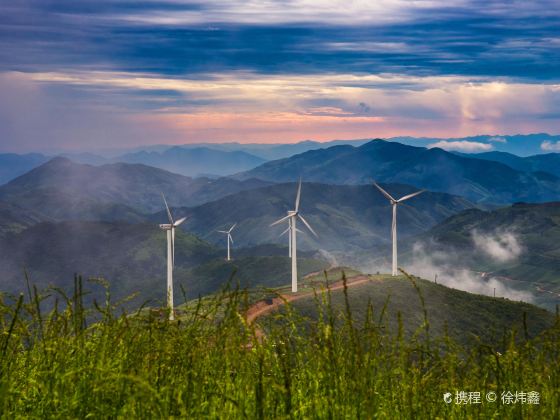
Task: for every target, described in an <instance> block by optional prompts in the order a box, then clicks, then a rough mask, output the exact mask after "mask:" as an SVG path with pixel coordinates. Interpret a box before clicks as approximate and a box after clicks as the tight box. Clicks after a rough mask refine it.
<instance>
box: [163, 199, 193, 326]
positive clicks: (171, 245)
mask: <svg viewBox="0 0 560 420" xmlns="http://www.w3.org/2000/svg"><path fill="white" fill-rule="evenodd" d="M161 196H162V197H163V202H164V203H165V209H166V210H167V217H168V218H169V224H162V225H159V227H160V228H161V229H163V230H165V231H166V232H167V307H168V308H169V320H170V321H173V320H174V319H175V315H174V313H173V266H174V264H175V228H176V227H177V226H179V225H180V224H181V223H183V222H184V221H185V220H186V219H187V218H186V217H183V218H182V219H179V220H177V221H176V222H175V221H173V216H172V215H171V210H169V206H168V205H167V200H166V199H165V196H164V195H163V193H162V194H161Z"/></svg>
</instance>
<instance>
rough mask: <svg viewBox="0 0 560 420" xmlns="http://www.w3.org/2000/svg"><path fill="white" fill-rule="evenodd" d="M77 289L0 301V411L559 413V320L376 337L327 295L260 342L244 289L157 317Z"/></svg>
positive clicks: (81, 414) (376, 326)
mask: <svg viewBox="0 0 560 420" xmlns="http://www.w3.org/2000/svg"><path fill="white" fill-rule="evenodd" d="M80 289H81V286H80V283H79V282H77V283H76V290H77V291H76V292H75V294H74V296H71V297H69V298H68V299H67V301H66V304H65V306H64V309H63V310H62V309H60V310H58V309H56V306H55V309H54V310H53V311H52V312H50V313H41V311H40V310H39V309H38V308H39V306H40V304H39V301H40V300H41V297H40V296H38V295H37V293H36V292H34V293H29V296H28V297H26V298H23V296H22V297H20V298H19V299H18V300H16V301H11V300H9V299H8V298H6V297H4V298H2V299H0V333H1V336H0V412H1V413H2V414H1V415H2V417H3V418H10V419H11V418H167V417H183V418H251V419H252V418H352V419H353V418H374V417H375V418H389V419H395V418H403V419H411V418H422V419H424V418H425V419H435V418H484V419H486V418H534V419H554V418H558V417H559V416H560V408H559V407H560V399H559V394H558V389H559V388H560V372H559V369H558V366H559V362H560V319H558V317H557V319H556V323H555V325H554V326H553V327H552V328H551V329H550V330H548V331H547V332H546V333H543V334H541V335H540V336H539V337H536V338H535V339H533V340H530V341H525V340H522V341H521V342H518V341H516V340H514V339H513V337H510V340H509V345H508V346H507V349H506V350H505V351H503V352H502V353H501V354H500V353H498V352H497V351H496V349H494V348H492V347H491V346H488V345H485V344H479V345H477V346H474V347H463V346H461V345H459V344H456V343H454V342H453V340H452V339H451V338H449V337H445V336H444V337H443V338H441V339H434V338H432V337H430V334H429V328H427V326H428V325H429V319H424V324H423V325H422V326H421V327H420V328H419V329H418V331H417V332H416V333H415V334H413V335H412V336H407V335H406V334H404V333H403V330H404V326H403V325H400V327H399V329H398V332H397V334H393V335H387V334H386V333H385V332H384V331H385V329H384V328H383V323H384V320H383V317H382V316H380V315H381V314H380V313H379V312H374V311H373V308H372V309H371V310H369V311H368V314H367V315H366V316H365V317H364V320H363V322H359V323H357V322H354V318H353V315H352V312H351V310H350V305H349V303H348V294H347V293H346V294H345V296H346V306H345V307H346V308H347V310H346V311H343V313H342V314H338V313H337V314H335V312H334V311H333V310H332V307H331V305H330V301H329V294H328V293H324V294H319V295H318V298H317V300H316V302H317V305H318V308H317V312H318V313H319V314H320V316H319V317H318V319H317V323H316V324H315V327H314V328H312V329H309V328H306V325H308V324H307V321H305V320H304V319H302V318H301V317H300V316H299V315H297V314H296V313H294V312H293V311H290V310H287V311H285V312H284V313H280V314H278V317H277V319H276V321H277V322H274V323H270V325H269V329H268V330H267V336H266V338H264V339H262V340H258V339H256V337H255V330H254V327H252V326H249V325H247V324H246V323H245V320H244V319H245V318H244V310H245V308H246V302H247V301H248V297H247V294H246V293H244V292H239V291H236V290H233V291H227V290H226V291H224V292H223V293H222V294H221V295H219V296H216V297H215V298H212V299H209V298H208V299H205V300H204V303H201V304H200V305H197V307H196V308H195V309H192V310H191V311H190V312H189V313H187V314H185V315H184V316H183V318H182V320H181V321H180V322H168V321H166V320H165V319H164V317H161V316H158V315H156V314H155V313H154V311H143V312H142V315H134V314H133V315H125V314H120V315H119V314H117V313H115V311H114V310H113V306H112V304H111V303H110V300H109V298H108V299H107V301H106V302H105V304H103V305H97V306H96V307H95V308H84V307H83V305H82V303H81V302H82V300H81V298H80ZM418 290H420V289H418ZM417 298H418V299H422V295H421V291H419V294H418V296H417ZM201 302H202V301H201ZM58 307H62V305H58ZM188 307H189V308H190V307H191V306H190V305H189V306H188ZM93 317H97V320H96V321H95V322H91V321H88V322H86V320H88V319H92V318H93ZM340 317H342V318H340ZM341 319H342V321H343V322H340V320H341ZM460 390H463V391H479V392H481V394H482V395H485V393H486V392H489V391H495V392H497V393H498V395H500V394H501V392H502V391H511V392H515V391H538V392H539V393H540V404H539V405H527V404H525V405H521V404H520V403H518V404H512V405H504V404H502V403H501V402H500V399H499V398H498V401H496V402H494V403H488V402H487V401H485V400H484V398H483V401H482V404H478V405H456V404H454V403H452V404H446V403H444V402H443V398H442V396H443V393H445V392H452V393H454V392H455V391H460Z"/></svg>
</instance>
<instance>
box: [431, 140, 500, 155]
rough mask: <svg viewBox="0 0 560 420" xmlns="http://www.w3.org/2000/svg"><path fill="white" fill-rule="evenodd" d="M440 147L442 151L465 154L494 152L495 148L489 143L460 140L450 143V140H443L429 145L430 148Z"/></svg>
mask: <svg viewBox="0 0 560 420" xmlns="http://www.w3.org/2000/svg"><path fill="white" fill-rule="evenodd" d="M434 147H439V148H440V149H444V150H450V151H456V152H465V153H474V152H487V151H488V150H492V148H493V146H492V145H491V144H487V143H480V142H476V141H468V140H460V141H448V140H441V141H438V142H436V143H432V144H429V145H428V148H430V149H431V148H434Z"/></svg>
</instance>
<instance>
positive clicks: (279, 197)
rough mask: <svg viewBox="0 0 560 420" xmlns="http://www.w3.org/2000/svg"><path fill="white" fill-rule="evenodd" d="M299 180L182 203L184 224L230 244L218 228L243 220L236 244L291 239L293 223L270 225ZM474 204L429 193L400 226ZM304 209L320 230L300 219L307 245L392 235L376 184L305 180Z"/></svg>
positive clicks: (348, 244)
mask: <svg viewBox="0 0 560 420" xmlns="http://www.w3.org/2000/svg"><path fill="white" fill-rule="evenodd" d="M386 187H387V188H388V189H389V190H390V191H391V192H392V193H394V194H395V195H397V196H403V195H405V194H408V193H410V192H412V191H415V189H414V188H413V187H410V186H407V185H386ZM296 191H297V184H296V183H286V184H278V185H272V186H268V187H264V188H259V189H253V190H249V191H241V192H238V193H236V194H232V195H230V196H227V197H224V198H221V199H219V200H216V201H212V202H209V203H206V204H203V205H201V206H197V207H194V208H185V207H183V208H176V209H174V212H175V214H176V217H180V216H188V219H187V221H186V222H185V224H184V225H183V226H184V229H186V230H188V231H190V232H194V233H196V234H197V235H198V236H200V237H201V238H203V239H205V240H208V241H210V242H212V243H216V244H221V243H222V242H223V243H224V246H225V237H224V235H222V234H220V233H217V232H216V231H217V230H223V229H224V228H229V227H230V226H231V225H233V224H234V223H237V226H236V228H235V230H234V231H233V233H232V234H233V238H234V241H235V245H234V246H236V247H237V246H252V245H256V244H264V243H277V244H283V245H287V244H288V238H287V236H282V237H279V235H280V234H281V233H282V231H284V230H285V229H286V227H287V222H286V223H283V224H281V225H279V226H275V227H270V224H271V223H272V222H274V221H276V220H277V219H279V218H281V217H283V216H285V215H286V212H287V211H288V210H292V209H293V207H294V202H295V196H296ZM473 205H474V204H473V203H471V202H470V201H468V200H466V199H464V198H462V197H457V196H452V195H449V194H443V193H433V192H426V193H424V194H422V195H420V196H418V197H415V198H414V200H411V201H410V202H408V204H407V205H404V206H401V208H400V209H399V230H400V233H401V234H402V235H403V236H406V235H412V234H417V233H419V232H422V231H425V230H427V229H428V228H429V227H431V226H434V225H435V224H436V223H438V222H440V221H442V220H444V219H445V218H447V217H449V216H451V215H453V214H455V213H457V212H459V211H461V210H464V209H467V208H471V207H472V206H473ZM300 210H301V214H302V215H303V217H304V218H305V219H306V220H307V221H308V222H309V223H310V224H311V226H312V228H313V229H314V230H316V232H317V233H318V235H319V237H318V238H315V237H314V236H313V235H312V234H311V233H309V231H308V230H307V228H306V227H305V226H304V225H303V224H302V223H301V222H299V223H298V228H299V229H300V230H301V231H302V232H304V233H303V234H300V235H298V247H299V248H301V249H308V250H309V249H325V250H346V251H348V252H351V250H352V249H363V248H370V247H371V245H372V244H374V243H380V242H382V243H383V242H387V241H389V240H390V233H389V232H390V226H391V208H390V205H389V203H388V201H387V200H386V199H385V198H384V197H383V196H382V195H381V194H380V193H379V192H378V191H377V190H376V189H375V188H374V187H373V186H372V185H326V184H318V183H307V182H306V183H303V185H302V198H301V206H300ZM152 219H153V220H154V222H156V221H160V222H161V221H165V220H166V215H165V213H164V212H159V213H157V214H155V215H153V216H152Z"/></svg>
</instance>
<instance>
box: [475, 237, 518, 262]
mask: <svg viewBox="0 0 560 420" xmlns="http://www.w3.org/2000/svg"><path fill="white" fill-rule="evenodd" d="M471 236H472V240H473V243H474V246H475V248H476V249H477V250H478V251H481V252H482V253H483V254H485V255H486V256H488V257H490V258H492V259H494V260H496V261H499V262H508V261H513V260H516V259H517V258H519V256H520V255H521V252H522V251H523V247H522V246H521V243H520V242H519V240H518V239H517V236H516V235H515V234H514V233H513V232H507V231H497V232H494V233H491V234H486V233H480V232H478V231H476V230H473V231H472V232H471Z"/></svg>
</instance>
